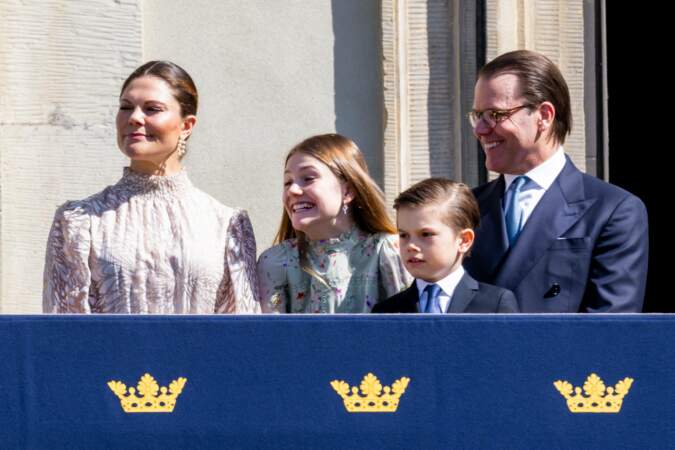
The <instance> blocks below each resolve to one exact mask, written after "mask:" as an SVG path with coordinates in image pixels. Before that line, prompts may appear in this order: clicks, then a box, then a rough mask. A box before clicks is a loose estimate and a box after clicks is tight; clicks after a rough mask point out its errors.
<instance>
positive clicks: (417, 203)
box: [394, 177, 480, 231]
mask: <svg viewBox="0 0 675 450" xmlns="http://www.w3.org/2000/svg"><path fill="white" fill-rule="evenodd" d="M431 204H438V205H440V206H442V207H443V209H444V215H443V221H444V222H445V223H446V224H447V225H448V226H450V227H451V228H453V229H454V230H455V231H460V230H463V229H466V228H470V229H472V230H474V229H476V228H477V227H478V224H479V223H480V211H479V209H478V202H476V197H474V195H473V192H471V189H470V188H469V186H467V185H466V184H464V183H458V182H456V181H452V180H449V179H447V178H441V177H434V178H427V179H426V180H422V181H420V182H418V183H415V184H413V185H412V186H410V187H409V188H408V189H406V190H405V191H403V192H401V193H400V194H399V195H398V197H396V199H395V200H394V209H395V210H397V211H398V210H399V209H400V208H402V207H409V208H418V207H421V206H426V205H431Z"/></svg>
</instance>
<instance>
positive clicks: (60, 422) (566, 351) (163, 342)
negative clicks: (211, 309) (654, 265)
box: [0, 315, 675, 449]
mask: <svg viewBox="0 0 675 450" xmlns="http://www.w3.org/2000/svg"><path fill="white" fill-rule="evenodd" d="M0 342H2V347H1V350H0V352H1V356H2V365H1V366H0V448H2V449H24V448H25V449H43V448H44V449H60V448H68V449H98V448H143V449H147V448H158V449H173V448H179V449H182V448H186V449H189V448H196V449H204V448H242V449H249V448H250V449H280V448H290V449H346V448H349V449H366V448H368V449H371V448H375V449H448V448H478V449H535V448H563V449H567V448H569V449H580V448H583V449H595V448H598V449H600V448H603V449H605V448H613V449H618V448H631V449H634V448H639V449H647V448H654V449H657V448H658V449H663V448H675V408H674V406H673V405H674V404H675V393H674V392H675V391H674V388H673V380H674V379H675V351H674V350H673V343H674V342H675V317H671V316H666V315H653V316H651V315H650V316H647V315H594V316H591V315H565V316H549V315H459V316H440V315H439V316H424V315H391V316H387V315H383V316H320V317H317V316H291V315H288V316H277V317H270V316H239V317H233V316H218V317H216V316H208V317H204V316H191V317H185V316H183V317H177V316H163V317H157V316H1V317H0ZM145 374H149V375H150V376H151V377H152V379H154V380H155V381H156V383H157V385H158V386H154V387H155V389H154V390H153V383H152V382H151V381H148V379H146V382H145V384H144V386H145V387H138V386H137V385H138V384H139V380H140V379H141V377H143V376H144V375H145ZM368 374H372V375H373V376H374V377H376V378H377V381H375V380H374V379H373V377H369V378H367V382H364V383H362V381H363V380H364V377H366V376H367V375H368ZM592 374H595V375H597V378H595V377H593V376H592ZM180 378H184V379H185V382H184V385H183V386H182V388H181V386H179V385H180V382H179V381H176V382H175V383H174V384H172V382H174V381H175V380H179V379H180ZM405 378H407V379H408V381H407V382H406V381H405V380H402V379H405ZM598 379H601V380H602V382H600V381H598ZM111 381H117V382H121V383H123V384H124V385H125V390H124V391H123V392H126V394H124V395H123V397H124V396H125V395H128V389H129V388H132V387H133V388H135V389H136V395H140V393H141V392H146V391H148V390H149V391H153V395H154V394H157V395H168V397H167V398H169V397H171V395H170V394H172V391H173V390H178V391H180V393H179V394H178V396H177V397H175V396H174V400H175V407H174V409H173V411H172V412H143V413H140V412H125V411H124V410H123V409H122V406H121V402H120V398H118V396H117V395H116V393H115V392H113V389H112V388H111V386H110V385H109V382H111ZM333 381H335V383H334V385H331V382H333ZM556 381H560V383H558V386H559V387H560V389H558V388H557V387H556V386H554V382H556ZM341 382H344V383H341ZM378 382H379V383H378ZM406 383H407V384H406ZM378 385H379V388H378ZM113 386H117V387H118V388H119V385H118V384H113ZM345 386H346V387H345ZM161 387H166V388H167V389H166V390H165V391H164V392H163V391H162V390H158V389H159V388H161ZM353 388H354V389H356V390H357V391H358V393H359V395H360V396H365V394H367V393H369V392H370V393H373V395H374V397H372V398H370V399H367V400H360V401H357V402H356V403H361V406H360V407H361V408H367V405H366V403H368V402H370V401H372V400H373V398H375V399H378V400H376V401H373V402H372V403H374V404H375V405H374V406H372V405H371V407H373V408H374V407H377V406H383V405H382V404H381V403H383V402H384V403H387V405H384V406H383V407H385V408H387V407H388V408H392V407H393V404H394V403H396V402H398V407H397V409H396V411H395V412H348V411H347V409H346V408H345V402H343V399H342V398H341V396H340V395H339V394H338V390H342V393H343V394H344V395H345V396H347V397H349V395H351V394H352V389H353ZM575 388H579V393H578V394H575V391H574V390H575ZM345 389H346V390H345ZM402 390H403V391H404V392H402V393H401V391H402ZM561 391H562V392H564V393H566V394H567V395H568V396H572V397H573V400H572V401H571V402H570V403H571V405H572V406H574V407H576V408H581V409H584V408H586V409H590V411H582V412H571V411H570V408H569V407H568V402H567V400H566V398H565V397H564V395H563V393H561ZM375 394H379V395H380V396H381V395H388V396H389V397H387V398H388V400H386V399H385V400H386V401H385V400H382V397H380V396H376V395H375ZM574 395H577V397H574ZM589 395H590V396H594V397H593V398H592V399H591V400H588V396H589ZM352 400H353V399H352ZM167 402H168V403H170V402H171V400H163V403H165V404H166V403H167ZM352 403H354V402H352ZM593 403H595V406H594V405H593ZM617 405H618V407H620V410H618V411H615V412H608V411H602V410H603V409H605V410H607V409H617ZM164 406H166V405H164ZM357 408H358V407H357Z"/></svg>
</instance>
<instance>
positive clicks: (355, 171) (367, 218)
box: [274, 134, 396, 244]
mask: <svg viewBox="0 0 675 450" xmlns="http://www.w3.org/2000/svg"><path fill="white" fill-rule="evenodd" d="M296 153H302V154H305V155H308V156H311V157H313V158H316V159H318V160H319V161H321V162H322V163H324V164H325V165H326V166H328V168H329V169H330V170H331V172H333V174H334V175H335V176H336V177H338V178H339V179H340V180H342V181H344V182H345V183H347V185H348V186H349V188H350V189H351V190H352V192H353V194H354V200H352V202H351V203H350V208H349V209H350V211H351V214H352V219H353V220H354V223H355V224H356V226H357V227H358V228H359V229H361V230H363V231H365V232H367V233H390V234H393V233H396V227H395V226H394V223H393V222H392V221H391V219H390V218H389V214H388V213H387V208H386V206H385V203H384V194H382V191H381V190H380V188H379V187H378V186H377V184H376V183H375V182H374V181H373V179H372V178H370V175H369V174H368V166H367V165H366V161H365V159H364V158H363V154H362V153H361V150H359V148H358V147H357V145H356V144H355V143H354V142H353V141H352V140H351V139H349V138H346V137H344V136H342V135H339V134H321V135H317V136H312V137H310V138H307V139H305V140H304V141H302V142H300V143H299V144H297V145H296V146H295V147H293V148H292V149H291V150H290V151H289V152H288V155H286V161H285V163H284V165H285V164H287V163H288V160H289V159H290V158H291V156H293V155H295V154H296ZM292 238H299V239H300V240H301V241H304V240H305V239H306V238H305V236H304V233H302V232H300V231H296V230H295V229H294V228H293V225H292V223H291V219H290V217H288V213H287V212H286V209H285V208H284V211H283V213H282V216H281V224H280V225H279V231H277V235H276V237H275V238H274V243H275V244H278V243H280V242H282V241H285V240H286V239H292Z"/></svg>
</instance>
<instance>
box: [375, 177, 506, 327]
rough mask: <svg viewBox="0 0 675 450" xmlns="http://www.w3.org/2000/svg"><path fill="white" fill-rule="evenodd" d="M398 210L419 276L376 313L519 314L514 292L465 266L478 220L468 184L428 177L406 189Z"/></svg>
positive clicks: (405, 247) (409, 263)
mask: <svg viewBox="0 0 675 450" xmlns="http://www.w3.org/2000/svg"><path fill="white" fill-rule="evenodd" d="M394 209H396V222H397V226H398V235H399V244H400V253H401V259H402V260H403V264H404V265H405V267H406V269H408V272H410V273H411V274H412V275H413V276H414V277H415V278H416V279H415V281H414V282H413V284H412V285H411V286H410V287H409V288H408V289H406V290H405V291H403V292H400V293H398V294H396V295H394V296H392V297H389V298H388V299H387V300H385V301H383V302H380V303H377V304H376V305H375V306H374V307H373V312H374V313H438V314H442V313H497V312H518V304H517V302H516V298H515V296H514V295H513V293H512V292H511V291H509V290H506V289H502V288H500V287H497V286H492V285H490V284H485V283H479V282H477V281H476V280H474V279H473V278H471V276H469V274H468V273H466V272H465V271H464V268H463V267H462V260H463V259H464V256H466V255H468V254H469V251H470V249H471V245H472V244H473V240H474V229H475V228H476V227H477V226H478V222H479V220H480V216H479V212H478V204H477V203H476V199H475V198H474V196H473V194H472V193H471V190H470V189H469V187H468V186H466V185H465V184H462V183H457V182H454V181H451V180H448V179H445V178H429V179H426V180H423V181H420V182H419V183H417V184H414V185H413V186H411V187H410V188H408V189H407V190H406V191H404V192H402V193H401V194H400V195H399V196H398V197H397V198H396V200H395V201H394Z"/></svg>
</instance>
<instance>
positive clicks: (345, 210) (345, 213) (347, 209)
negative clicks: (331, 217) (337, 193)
mask: <svg viewBox="0 0 675 450" xmlns="http://www.w3.org/2000/svg"><path fill="white" fill-rule="evenodd" d="M342 212H343V213H344V215H345V216H346V215H347V212H349V206H347V204H346V203H345V204H343V205H342Z"/></svg>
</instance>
